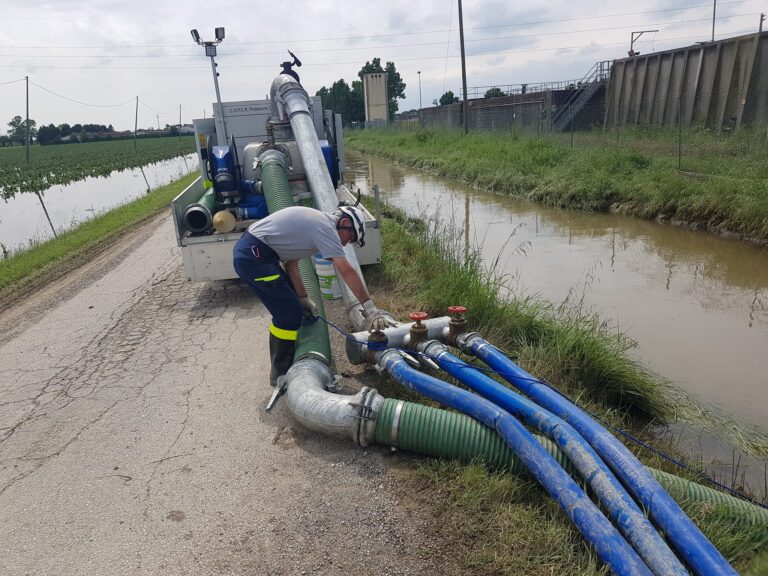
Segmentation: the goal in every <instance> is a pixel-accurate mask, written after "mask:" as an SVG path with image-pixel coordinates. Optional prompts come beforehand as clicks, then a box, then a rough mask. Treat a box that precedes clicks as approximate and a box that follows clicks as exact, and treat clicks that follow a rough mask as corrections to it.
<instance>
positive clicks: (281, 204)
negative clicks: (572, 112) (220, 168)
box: [261, 156, 331, 365]
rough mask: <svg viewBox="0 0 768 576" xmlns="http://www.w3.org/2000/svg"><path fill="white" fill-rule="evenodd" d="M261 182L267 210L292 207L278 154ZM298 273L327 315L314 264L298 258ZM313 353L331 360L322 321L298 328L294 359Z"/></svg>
mask: <svg viewBox="0 0 768 576" xmlns="http://www.w3.org/2000/svg"><path fill="white" fill-rule="evenodd" d="M261 182H262V186H263V188H264V196H265V198H266V200H267V209H268V210H269V213H270V214H274V213H275V212H277V211H278V210H282V209H283V208H287V207H288V206H293V205H294V202H293V195H292V194H291V185H290V184H289V183H288V174H287V173H286V171H285V168H284V167H283V165H282V163H281V161H280V160H279V158H278V157H271V158H270V157H269V156H267V157H266V158H264V159H263V160H262V164H261ZM299 273H300V274H301V280H302V282H304V287H305V288H306V289H307V294H308V295H309V297H310V298H311V299H312V300H313V301H314V303H315V304H317V308H318V314H320V316H322V317H323V318H325V308H324V307H323V297H322V293H321V292H320V284H319V283H318V281H317V275H316V274H315V267H314V266H313V265H312V261H311V259H309V258H303V259H301V260H299ZM310 353H312V354H313V355H317V354H321V355H322V356H323V357H324V358H325V359H326V362H327V363H328V364H329V365H330V363H331V342H330V339H329V337H328V326H326V325H325V323H323V322H318V321H315V322H311V323H308V324H302V325H301V328H299V337H298V340H297V342H296V353H295V354H294V355H293V360H294V362H295V361H297V360H299V359H300V358H303V357H305V356H307V355H308V354H310Z"/></svg>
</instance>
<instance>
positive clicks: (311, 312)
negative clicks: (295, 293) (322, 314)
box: [299, 296, 317, 320]
mask: <svg viewBox="0 0 768 576" xmlns="http://www.w3.org/2000/svg"><path fill="white" fill-rule="evenodd" d="M299 304H301V312H302V314H304V317H305V318H309V319H310V320H314V319H315V318H317V304H315V303H314V302H312V299H311V298H310V297H309V296H304V297H303V298H299Z"/></svg>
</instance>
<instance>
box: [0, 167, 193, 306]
mask: <svg viewBox="0 0 768 576" xmlns="http://www.w3.org/2000/svg"><path fill="white" fill-rule="evenodd" d="M195 178H197V174H196V173H195V174H191V175H189V176H185V177H184V178H182V179H180V180H177V181H176V182H173V183H171V184H168V185H167V186H163V187H162V188H158V189H157V190H154V191H152V192H151V193H150V194H148V195H146V196H142V197H141V198H138V199H137V200H134V201H133V202H129V203H128V204H125V205H124V206H121V207H119V208H116V209H115V210H111V211H110V212H107V213H106V214H104V215H102V216H98V217H96V218H94V219H92V220H88V221H87V222H84V223H83V224H81V225H80V226H78V227H76V228H73V229H72V230H69V231H67V232H64V233H62V234H59V236H58V237H57V238H53V239H51V240H48V241H46V242H42V243H40V244H37V245H35V246H33V247H31V248H29V249H27V250H23V251H19V252H15V253H14V254H13V256H11V257H10V258H7V259H5V260H2V261H0V306H5V305H7V304H8V303H9V302H11V301H13V300H15V299H16V298H18V297H20V296H22V295H24V294H27V293H29V292H31V291H33V290H34V289H36V288H37V287H39V286H41V285H42V284H45V283H47V282H49V281H50V280H51V278H57V277H58V276H60V275H61V274H62V273H64V272H66V271H69V270H72V269H73V268H75V267H77V266H78V265H80V264H82V263H83V262H86V261H87V260H88V259H90V258H93V257H94V256H95V255H96V254H98V253H99V252H100V251H101V250H103V249H104V248H105V247H106V246H107V245H108V244H109V243H110V242H111V241H113V240H114V239H116V238H118V237H119V236H120V235H121V234H123V233H125V232H126V231H127V230H128V229H129V228H131V227H133V226H135V225H137V224H139V223H141V222H143V221H145V220H147V219H149V218H151V217H152V216H154V215H155V214H157V213H159V212H161V211H162V210H167V209H168V204H169V203H170V201H171V200H172V199H173V198H174V197H175V196H176V195H178V194H179V193H180V192H181V191H182V190H184V188H186V187H187V186H188V185H189V184H190V183H191V182H193V181H194V179H195Z"/></svg>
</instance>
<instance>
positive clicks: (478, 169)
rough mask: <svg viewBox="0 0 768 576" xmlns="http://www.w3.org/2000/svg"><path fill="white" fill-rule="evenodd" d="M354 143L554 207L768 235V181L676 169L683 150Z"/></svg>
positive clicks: (485, 136)
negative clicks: (676, 154) (675, 153)
mask: <svg viewBox="0 0 768 576" xmlns="http://www.w3.org/2000/svg"><path fill="white" fill-rule="evenodd" d="M347 143H348V145H349V147H350V148H351V149H354V150H358V151H360V152H364V153H369V154H375V155H379V156H384V157H386V158H390V159H392V160H395V161H397V162H400V163H403V164H406V165H409V166H413V167H415V168H419V169H424V170H427V171H429V172H431V173H433V174H437V175H440V176H445V177H448V178H453V179H456V180H459V181H463V182H466V183H468V184H470V185H472V186H476V187H480V188H485V189H488V190H493V191H496V192H501V193H505V194H510V195H516V196H521V197H524V198H528V199H530V200H533V201H536V202H541V203H543V204H547V205H551V206H557V207H561V208H570V209H576V210H585V211H591V212H607V211H611V210H612V211H617V212H620V213H624V214H627V215H631V216H636V217H639V218H644V219H658V220H662V221H669V222H673V223H679V224H682V225H686V226H690V227H693V228H696V229H702V230H707V231H709V232H712V233H715V234H728V235H734V236H737V237H740V238H742V239H746V240H752V241H757V242H761V243H766V242H768V179H765V177H761V178H757V177H755V178H749V179H739V178H736V177H719V176H717V177H715V176H713V177H702V176H691V175H688V174H685V173H682V172H678V171H677V170H676V166H677V160H676V157H675V158H671V157H670V156H669V155H664V154H661V153H659V152H657V151H655V150H653V149H652V148H651V149H643V148H642V147H640V148H637V147H635V148H632V147H629V146H627V147H626V148H624V149H621V150H612V149H610V148H605V147H574V148H573V149H571V148H570V147H569V146H568V145H566V144H560V143H557V142H554V141H548V140H543V139H536V138H531V137H526V136H517V135H512V134H492V133H482V134H469V135H467V136H465V135H464V134H462V133H461V132H458V131H437V130H416V131H400V130H363V131H355V132H350V133H349V135H348V136H347ZM736 162H737V159H728V157H723V158H722V159H721V160H720V163H722V164H724V165H728V164H729V163H730V164H734V163H736ZM736 171H737V172H739V171H738V169H737V170H736ZM732 172H733V170H729V171H728V173H729V174H731V173H732ZM741 172H744V171H743V170H742V171H741ZM751 172H752V173H754V172H755V171H754V170H752V171H751ZM761 174H762V172H761ZM744 175H746V174H742V176H744Z"/></svg>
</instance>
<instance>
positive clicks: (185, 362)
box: [0, 216, 441, 576]
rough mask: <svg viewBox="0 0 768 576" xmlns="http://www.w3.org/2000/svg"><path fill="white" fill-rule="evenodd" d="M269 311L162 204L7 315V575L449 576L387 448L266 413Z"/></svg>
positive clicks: (1, 520) (0, 450)
mask: <svg viewBox="0 0 768 576" xmlns="http://www.w3.org/2000/svg"><path fill="white" fill-rule="evenodd" d="M268 322H269V317H268V315H267V314H266V311H265V310H264V309H263V307H262V306H261V304H260V303H259V302H258V300H257V299H256V298H255V297H254V296H252V295H251V293H250V292H248V291H247V289H246V288H244V287H243V286H241V285H240V284H239V283H237V282H234V281H226V282H212V283H190V282H187V281H186V280H185V279H184V276H183V272H182V268H181V257H180V254H179V251H178V248H177V247H176V243H175V239H174V236H173V229H172V224H171V220H170V218H169V217H167V216H163V217H162V218H158V219H156V220H155V221H153V222H152V223H151V224H149V225H147V226H145V227H143V228H142V229H141V230H138V231H136V232H134V233H132V234H130V235H128V236H127V237H126V238H125V239H124V240H123V241H121V242H120V244H119V245H118V246H115V247H113V248H112V249H110V250H109V251H108V252H107V253H105V254H103V255H102V256H100V257H99V258H98V260H96V261H94V262H92V263H91V264H89V265H88V266H86V267H85V268H82V269H80V270H78V271H76V272H75V273H73V274H71V275H68V276H67V277H65V278H57V279H51V285H50V286H49V288H48V289H47V290H45V291H43V292H40V293H37V294H35V295H34V296H33V297H31V298H28V299H27V300H25V301H23V302H19V303H16V304H15V305H14V306H13V308H12V309H10V310H5V311H3V312H2V313H0V549H1V550H2V552H1V553H0V564H1V565H2V566H0V574H3V575H22V574H23V575H26V574H30V575H31V574H35V575H38V574H40V575H49V574H50V575H57V576H65V575H71V574H72V575H73V574H93V575H121V574H131V575H134V574H139V575H140V574H164V575H172V574H185V575H188V574H329V575H330V574H345V575H349V574H363V573H365V574H422V573H431V574H434V573H439V572H441V570H440V569H439V568H436V566H435V564H434V562H435V560H434V557H435V554H434V552H433V551H432V549H431V547H430V545H429V544H428V543H427V542H426V540H427V537H426V536H425V535H424V532H422V530H421V527H420V520H419V518H418V516H419V515H418V514H414V513H413V510H409V509H408V507H407V506H405V505H403V503H401V502H399V501H398V496H397V490H396V488H397V485H396V484H397V483H398V482H399V476H400V475H402V474H403V472H402V471H398V470H397V469H396V468H397V467H396V466H394V467H393V466H392V465H391V464H390V460H392V459H391V458H389V457H388V456H387V454H386V452H385V451H384V450H383V449H376V448H375V449H368V450H363V449H361V448H355V447H353V446H352V445H351V443H345V442H343V441H336V440H331V439H326V438H321V437H317V436H315V435H314V434H313V433H310V432H308V431H306V430H304V429H302V428H301V427H300V426H299V425H298V424H294V423H293V422H292V420H291V417H290V415H289V414H288V412H287V410H286V409H285V406H284V405H281V404H278V406H277V407H276V409H275V410H274V411H273V412H271V413H265V412H264V409H263V408H264V405H265V403H266V401H267V399H268V397H269V394H270V392H271V388H270V387H269V385H268V378H267V376H268V372H269V366H268V358H267V352H266V350H267V327H268ZM337 361H340V362H341V363H343V359H339V357H338V354H337ZM351 384H354V383H351Z"/></svg>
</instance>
